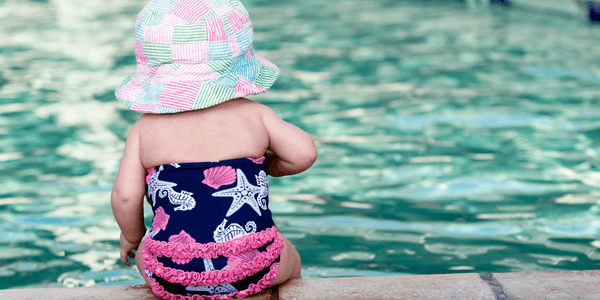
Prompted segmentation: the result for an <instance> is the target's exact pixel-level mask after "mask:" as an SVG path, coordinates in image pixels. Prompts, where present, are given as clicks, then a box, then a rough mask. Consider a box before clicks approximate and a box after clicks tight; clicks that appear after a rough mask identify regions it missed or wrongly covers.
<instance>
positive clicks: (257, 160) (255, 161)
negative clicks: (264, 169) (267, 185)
mask: <svg viewBox="0 0 600 300" xmlns="http://www.w3.org/2000/svg"><path fill="white" fill-rule="evenodd" d="M248 159H249V160H251V161H253V162H254V163H255V164H257V165H262V163H264V162H265V157H264V156H261V157H259V158H252V157H248Z"/></svg>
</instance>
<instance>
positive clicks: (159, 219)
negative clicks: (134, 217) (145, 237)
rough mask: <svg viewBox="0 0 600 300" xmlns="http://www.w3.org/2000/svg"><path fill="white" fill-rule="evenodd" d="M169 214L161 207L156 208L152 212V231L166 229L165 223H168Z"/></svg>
mask: <svg viewBox="0 0 600 300" xmlns="http://www.w3.org/2000/svg"><path fill="white" fill-rule="evenodd" d="M169 218H170V216H169V215H167V214H166V213H165V210H164V209H163V208H162V207H159V208H157V209H156V212H155V213H154V219H152V227H154V228H153V229H152V231H159V230H165V229H167V223H169Z"/></svg>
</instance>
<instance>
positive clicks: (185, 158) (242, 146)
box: [134, 99, 269, 168]
mask: <svg viewBox="0 0 600 300" xmlns="http://www.w3.org/2000/svg"><path fill="white" fill-rule="evenodd" d="M263 109H264V106H262V105H260V104H258V103H256V102H253V101H250V100H248V99H234V100H229V101H226V102H224V103H221V104H219V105H216V106H213V107H210V108H206V109H202V110H196V111H189V112H183V113H176V114H146V115H143V116H142V117H141V118H140V119H139V120H138V122H137V123H136V124H135V125H134V126H135V127H136V130H137V131H138V134H139V143H140V145H139V147H140V148H139V150H140V152H139V153H140V158H141V162H142V165H143V166H144V167H145V168H151V167H155V166H159V165H165V164H171V163H186V162H204V161H217V160H224V159H233V158H243V157H260V156H262V155H263V154H264V153H265V151H266V150H267V147H268V146H269V136H268V132H267V129H266V128H265V125H264V123H263V121H262V117H261V115H262V112H261V111H262V110H263Z"/></svg>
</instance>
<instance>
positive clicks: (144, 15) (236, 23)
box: [135, 0, 253, 67]
mask: <svg viewBox="0 0 600 300" xmlns="http://www.w3.org/2000/svg"><path fill="white" fill-rule="evenodd" d="M135 39H136V43H135V48H136V51H135V54H136V59H137V63H138V64H139V65H146V66H148V67H153V66H157V65H167V64H203V63H207V62H216V61H223V60H227V59H231V58H234V57H237V56H239V55H240V54H243V53H245V52H246V51H248V50H249V49H250V48H251V45H252V41H253V32H252V24H251V23H250V18H249V16H248V11H247V10H246V8H245V7H244V6H243V5H242V3H241V2H240V1H238V0H155V1H152V2H150V3H149V4H148V5H146V7H144V9H143V10H142V11H141V12H140V13H139V14H138V17H137V19H136V24H135Z"/></svg>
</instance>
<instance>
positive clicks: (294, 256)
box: [269, 232, 302, 286]
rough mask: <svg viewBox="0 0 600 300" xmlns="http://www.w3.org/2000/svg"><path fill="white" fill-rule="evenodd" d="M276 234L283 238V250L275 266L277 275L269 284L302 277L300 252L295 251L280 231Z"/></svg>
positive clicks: (277, 283) (273, 284) (272, 284)
mask: <svg viewBox="0 0 600 300" xmlns="http://www.w3.org/2000/svg"><path fill="white" fill-rule="evenodd" d="M277 235H278V236H279V237H280V238H281V239H283V250H282V251H281V256H280V259H281V263H280V264H279V266H278V267H277V277H276V278H275V281H273V283H271V285H269V286H275V285H280V284H282V283H284V282H286V281H288V280H289V279H297V278H302V275H301V274H300V270H301V266H300V254H298V251H296V248H294V246H292V243H290V241H288V240H287V239H286V238H285V237H284V236H283V235H282V234H281V233H279V232H278V233H277Z"/></svg>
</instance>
